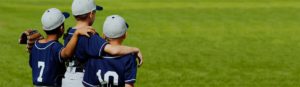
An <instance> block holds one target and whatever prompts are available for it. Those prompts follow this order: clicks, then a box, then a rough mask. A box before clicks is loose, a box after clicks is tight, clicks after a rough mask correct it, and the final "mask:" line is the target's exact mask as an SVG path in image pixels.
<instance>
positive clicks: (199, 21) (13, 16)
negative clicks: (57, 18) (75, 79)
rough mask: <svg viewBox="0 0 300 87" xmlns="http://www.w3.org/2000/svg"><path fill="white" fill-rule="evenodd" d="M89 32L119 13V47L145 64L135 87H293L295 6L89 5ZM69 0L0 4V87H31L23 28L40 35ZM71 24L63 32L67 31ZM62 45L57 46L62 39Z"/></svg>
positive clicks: (236, 2) (285, 0)
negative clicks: (96, 8) (49, 15)
mask: <svg viewBox="0 0 300 87" xmlns="http://www.w3.org/2000/svg"><path fill="white" fill-rule="evenodd" d="M95 1H96V3H97V4H98V5H102V6H103V7H104V11H102V12H97V17H96V21H95V23H94V25H93V26H94V27H95V28H96V29H97V31H98V32H99V33H101V32H102V24H103V21H104V19H105V17H106V16H109V15H112V14H119V15H121V16H123V17H124V18H125V19H126V20H127V21H128V23H129V24H130V29H129V31H128V33H129V35H128V38H127V39H126V40H125V43H124V44H125V45H130V46H136V47H139V48H140V49H141V50H142V52H143V55H144V59H145V63H144V65H143V67H142V68H139V70H138V77H137V83H136V86H137V87H201V86H202V87H203V86H204V87H210V86H212V87H299V86H300V83H299V82H300V63H299V62H300V54H299V52H300V49H299V47H300V43H299V41H300V37H299V34H300V30H299V28H300V1H298V0H95ZM71 2H72V1H71V0H0V49H1V50H0V68H1V70H0V75H1V76H0V86H1V87H30V86H32V82H31V71H30V67H29V64H28V54H27V53H26V52H25V46H22V45H19V44H17V41H18V37H19V34H20V33H21V32H22V31H24V30H25V29H27V28H36V29H38V30H40V31H42V29H41V28H42V27H41V22H40V19H41V16H42V14H43V12H44V11H45V10H46V9H48V8H51V7H56V8H58V9H60V10H62V11H67V12H70V13H71ZM74 23H75V21H74V18H73V17H70V18H69V19H68V20H67V21H66V23H65V24H66V27H70V26H74ZM61 41H62V40H61Z"/></svg>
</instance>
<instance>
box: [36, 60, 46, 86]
mask: <svg viewBox="0 0 300 87" xmlns="http://www.w3.org/2000/svg"><path fill="white" fill-rule="evenodd" d="M38 68H41V70H40V74H39V77H38V78H37V81H38V82H42V81H43V78H42V76H43V72H44V68H45V62H43V61H38Z"/></svg>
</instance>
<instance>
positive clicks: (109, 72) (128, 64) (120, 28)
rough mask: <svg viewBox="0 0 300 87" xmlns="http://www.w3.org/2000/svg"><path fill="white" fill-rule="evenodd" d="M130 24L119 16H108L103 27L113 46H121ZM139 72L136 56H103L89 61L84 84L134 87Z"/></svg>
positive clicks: (95, 86)
mask: <svg viewBox="0 0 300 87" xmlns="http://www.w3.org/2000/svg"><path fill="white" fill-rule="evenodd" d="M127 29H128V24H127V23H126V22H125V20H124V19H123V18H122V17H121V16H118V15H112V16H108V17H107V18H106V20H105V22H104V25H103V33H104V37H105V38H106V40H107V41H108V43H109V44H111V45H118V46H121V45H122V42H123V40H125V38H126V34H127V33H126V31H127ZM136 72H137V63H136V55H135V54H127V55H124V56H114V55H110V54H107V53H104V54H103V58H102V59H96V58H94V59H89V60H88V61H87V63H86V68H85V74H84V79H83V84H84V85H85V86H86V87H124V86H125V87H134V83H135V79H136Z"/></svg>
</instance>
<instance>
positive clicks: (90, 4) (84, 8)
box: [72, 0, 103, 16]
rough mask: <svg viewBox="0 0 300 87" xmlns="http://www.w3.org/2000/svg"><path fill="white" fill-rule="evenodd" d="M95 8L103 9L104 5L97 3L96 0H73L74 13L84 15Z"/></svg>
mask: <svg viewBox="0 0 300 87" xmlns="http://www.w3.org/2000/svg"><path fill="white" fill-rule="evenodd" d="M94 10H103V7H101V6H98V5H96V4H95V2H94V0H73V3H72V14H73V15H74V16H77V15H83V14H86V13H89V12H92V11H94Z"/></svg>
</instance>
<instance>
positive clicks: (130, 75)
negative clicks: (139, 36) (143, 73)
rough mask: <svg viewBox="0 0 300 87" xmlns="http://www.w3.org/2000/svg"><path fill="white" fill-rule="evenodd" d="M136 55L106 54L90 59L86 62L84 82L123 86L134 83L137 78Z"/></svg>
mask: <svg viewBox="0 0 300 87" xmlns="http://www.w3.org/2000/svg"><path fill="white" fill-rule="evenodd" d="M135 58H136V56H135V55H133V54H128V55H125V56H121V57H113V56H110V55H107V54H105V56H103V58H101V59H99V58H98V59H89V60H88V61H87V63H86V64H85V74H84V80H83V84H84V85H85V86H87V87H89V86H102V87H123V86H125V83H128V84H129V83H134V82H135V78H136V71H137V66H136V64H137V63H136V60H135Z"/></svg>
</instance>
